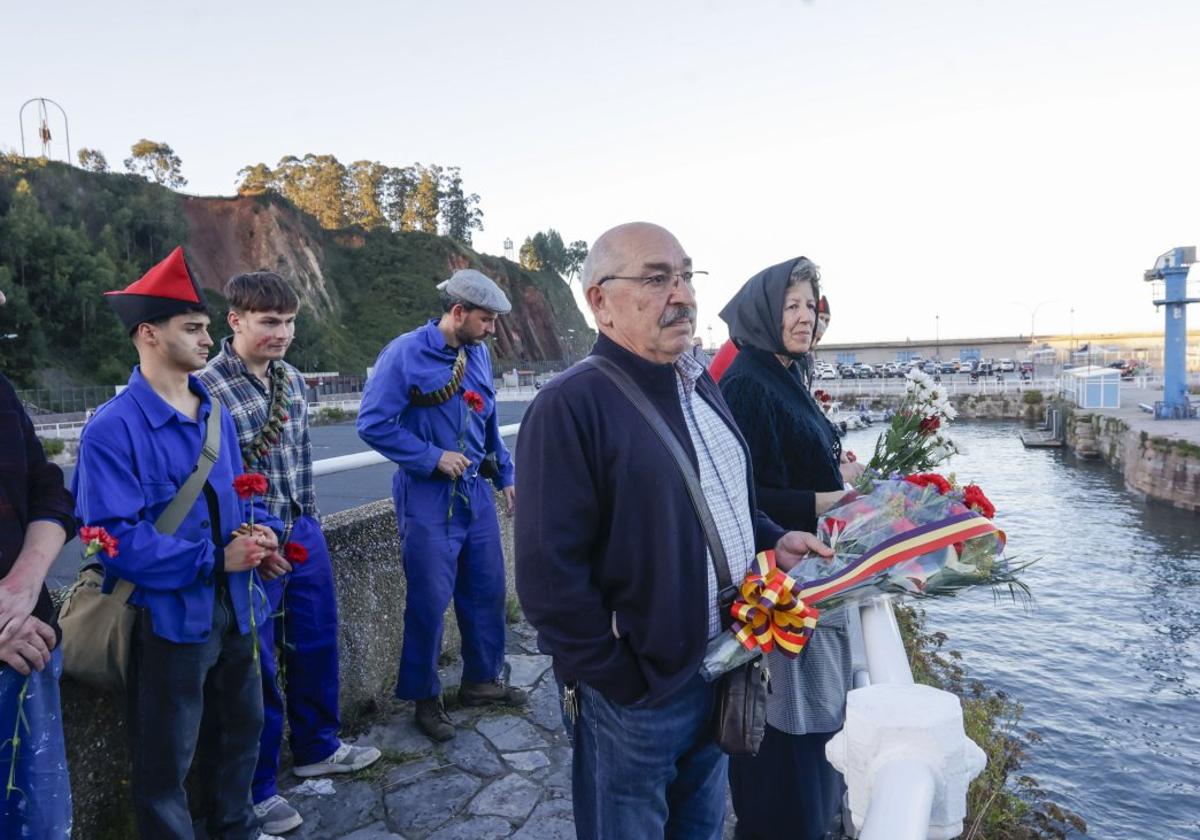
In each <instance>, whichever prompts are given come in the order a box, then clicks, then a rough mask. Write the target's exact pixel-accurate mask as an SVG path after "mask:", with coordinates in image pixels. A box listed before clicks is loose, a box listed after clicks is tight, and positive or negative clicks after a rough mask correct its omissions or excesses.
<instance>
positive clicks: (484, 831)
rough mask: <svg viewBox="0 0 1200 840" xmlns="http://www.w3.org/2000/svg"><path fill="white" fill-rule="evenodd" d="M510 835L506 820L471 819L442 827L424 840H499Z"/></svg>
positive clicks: (491, 818) (495, 818) (509, 826)
mask: <svg viewBox="0 0 1200 840" xmlns="http://www.w3.org/2000/svg"><path fill="white" fill-rule="evenodd" d="M511 834H512V826H511V825H509V823H508V820H502V819H500V818H499V817H472V818H471V819H469V820H466V821H465V822H460V823H454V824H453V825H447V826H443V827H442V828H439V829H438V830H437V831H435V832H434V833H433V834H430V835H429V836H428V837H426V838H425V840H500V838H502V837H508V836H510V835H511Z"/></svg>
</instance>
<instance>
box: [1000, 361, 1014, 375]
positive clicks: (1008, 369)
mask: <svg viewBox="0 0 1200 840" xmlns="http://www.w3.org/2000/svg"><path fill="white" fill-rule="evenodd" d="M1016 369H1017V366H1016V365H1015V364H1013V360H1012V359H1001V360H1000V368H999V370H1000V372H1001V373H1013V372H1014V371H1016Z"/></svg>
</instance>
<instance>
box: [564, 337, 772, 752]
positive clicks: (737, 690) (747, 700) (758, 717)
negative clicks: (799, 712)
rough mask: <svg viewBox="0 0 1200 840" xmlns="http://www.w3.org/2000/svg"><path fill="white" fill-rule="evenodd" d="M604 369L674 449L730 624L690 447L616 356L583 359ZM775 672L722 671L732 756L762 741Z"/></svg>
mask: <svg viewBox="0 0 1200 840" xmlns="http://www.w3.org/2000/svg"><path fill="white" fill-rule="evenodd" d="M583 361H584V362H585V363H587V364H590V365H592V366H593V367H595V368H596V369H598V370H599V371H601V372H602V373H604V374H605V375H606V376H607V377H608V378H609V379H610V380H611V381H612V383H613V384H614V385H616V386H617V388H618V389H619V390H620V391H621V393H623V394H624V395H625V397H626V398H627V399H628V400H629V401H630V402H631V403H633V406H634V408H636V409H637V410H638V411H639V412H640V413H641V415H642V417H643V418H644V419H645V421H646V423H647V424H649V426H650V428H651V429H653V430H654V433H655V434H656V435H657V436H658V439H659V441H661V442H662V445H663V446H664V447H666V449H667V451H668V452H670V453H671V457H672V458H673V459H674V461H675V464H676V466H677V467H678V468H679V472H680V474H681V475H682V476H683V483H684V485H685V486H686V487H687V491H688V497H689V498H690V499H691V502H692V507H693V508H694V509H695V511H696V516H697V518H698V519H699V520H700V526H701V527H702V528H703V530H704V539H705V541H706V542H707V543H708V552H709V554H710V555H712V565H713V571H714V572H715V573H716V577H717V609H718V611H719V612H720V615H721V626H722V627H723V628H726V629H728V627H729V625H730V624H732V622H733V617H732V616H731V615H730V612H729V607H730V605H731V604H733V599H734V598H735V597H736V595H737V587H736V586H734V584H733V580H732V578H731V575H730V572H729V560H728V559H727V558H726V556H725V547H724V545H723V544H722V543H721V535H720V534H719V533H718V531H717V523H716V520H714V519H713V515H712V511H711V510H709V508H708V502H707V501H705V499H704V491H703V490H702V489H701V487H700V477H699V476H698V475H697V474H696V469H695V467H693V466H692V462H691V461H690V460H688V456H687V452H685V451H684V448H683V445H682V444H680V442H679V439H678V438H676V437H675V434H674V433H673V432H672V431H671V429H670V427H669V426H667V423H666V421H665V420H663V418H662V415H661V414H659V412H658V410H657V409H656V408H655V407H654V405H653V404H652V403H651V402H650V400H649V398H648V397H647V396H646V394H645V392H644V391H643V390H642V389H641V387H640V386H639V385H638V384H637V383H636V382H635V381H634V380H633V378H632V377H631V376H630V375H629V374H628V373H626V372H625V371H624V370H622V369H621V368H620V367H619V366H617V365H616V364H615V363H613V362H612V361H610V360H608V359H605V358H603V357H601V356H588V357H587V358H586V359H584V360H583ZM770 683H771V673H770V671H769V670H768V669H767V666H766V663H765V661H764V660H763V658H762V657H761V656H759V657H757V658H755V659H753V660H751V661H750V662H747V663H746V664H745V665H742V666H741V667H739V668H734V669H733V670H732V671H729V672H728V673H726V674H723V675H722V676H721V677H720V679H719V680H718V681H717V693H716V707H715V709H714V713H713V723H712V727H713V740H715V741H716V742H717V746H719V747H720V748H721V750H722V751H723V752H726V753H728V754H729V755H756V754H757V753H758V748H759V745H760V744H762V739H763V733H764V732H765V731H766V725H767V692H768V690H769V688H770Z"/></svg>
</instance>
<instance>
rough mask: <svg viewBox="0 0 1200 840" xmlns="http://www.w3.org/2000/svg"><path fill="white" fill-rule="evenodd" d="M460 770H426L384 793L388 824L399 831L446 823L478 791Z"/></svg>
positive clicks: (475, 781) (474, 782)
mask: <svg viewBox="0 0 1200 840" xmlns="http://www.w3.org/2000/svg"><path fill="white" fill-rule="evenodd" d="M479 787H480V782H479V780H478V779H476V778H475V777H474V776H468V775H467V774H466V773H463V772H462V771H461V770H457V769H451V770H443V771H440V772H437V773H427V774H424V775H421V776H418V777H417V778H415V779H413V780H411V781H410V782H408V783H406V784H403V785H401V786H400V787H398V788H396V789H395V790H392V791H390V792H389V793H386V794H384V799H383V801H384V804H385V805H386V806H387V813H388V825H389V826H391V828H392V830H393V831H399V832H400V833H401V834H405V833H409V832H414V833H419V832H425V831H432V830H434V829H436V828H440V827H441V826H442V825H444V824H446V823H447V822H449V821H450V820H451V819H453V818H454V816H455V815H456V814H457V813H458V812H459V810H460V809H462V807H463V806H464V805H466V804H467V802H469V801H470V800H471V797H473V796H474V795H475V793H476V791H478V790H479Z"/></svg>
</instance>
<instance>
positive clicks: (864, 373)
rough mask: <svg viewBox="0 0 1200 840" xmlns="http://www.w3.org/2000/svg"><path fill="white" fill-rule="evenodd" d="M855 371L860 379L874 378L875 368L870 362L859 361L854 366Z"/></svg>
mask: <svg viewBox="0 0 1200 840" xmlns="http://www.w3.org/2000/svg"><path fill="white" fill-rule="evenodd" d="M854 373H855V375H856V376H858V378H859V379H874V378H875V369H874V368H873V367H871V366H870V365H868V364H865V363H863V362H859V363H858V364H856V365H855V366H854Z"/></svg>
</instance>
